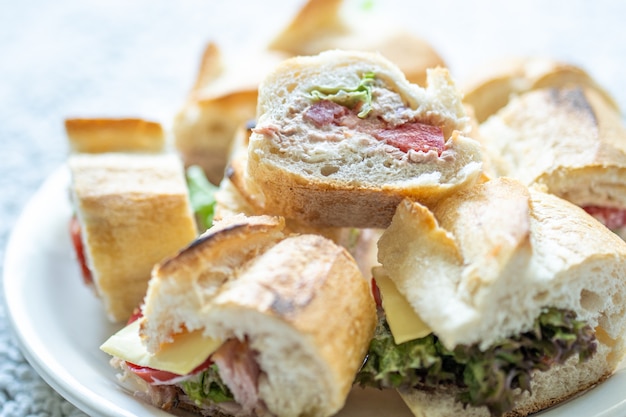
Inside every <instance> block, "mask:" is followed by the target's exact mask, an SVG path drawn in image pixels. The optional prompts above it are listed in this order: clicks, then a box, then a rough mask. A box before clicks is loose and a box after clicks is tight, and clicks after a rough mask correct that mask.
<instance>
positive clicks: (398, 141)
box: [374, 122, 445, 156]
mask: <svg viewBox="0 0 626 417" xmlns="http://www.w3.org/2000/svg"><path fill="white" fill-rule="evenodd" d="M374 136H375V137H376V138H377V139H378V140H381V141H383V142H385V143H387V144H389V145H391V146H394V147H396V148H398V149H400V150H401V151H402V152H408V151H409V150H411V149H412V150H414V151H417V152H419V151H421V152H428V151H431V150H435V151H437V155H439V156H441V153H442V152H443V150H444V144H445V141H444V138H443V131H442V130H441V128H440V127H438V126H430V125H426V124H423V123H417V122H409V123H405V124H403V125H400V126H398V127H396V128H393V129H383V130H381V131H380V132H377V133H376V134H375V135H374Z"/></svg>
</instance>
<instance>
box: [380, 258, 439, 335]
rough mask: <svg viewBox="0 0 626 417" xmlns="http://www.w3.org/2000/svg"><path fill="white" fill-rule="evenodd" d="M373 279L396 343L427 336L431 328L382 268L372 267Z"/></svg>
mask: <svg viewBox="0 0 626 417" xmlns="http://www.w3.org/2000/svg"><path fill="white" fill-rule="evenodd" d="M373 273H374V279H375V280H376V285H377V286H378V288H379V290H380V296H381V298H382V303H383V309H385V315H386V317H387V323H389V330H391V334H392V335H393V340H394V341H395V342H396V344H397V345H399V344H400V343H404V342H408V341H409V340H414V339H419V338H420V337H424V336H428V335H429V334H430V333H431V332H432V330H431V329H430V327H428V325H427V324H426V323H424V322H423V321H422V319H421V318H420V316H419V315H418V314H417V313H416V312H415V310H414V309H413V307H411V305H410V304H409V302H408V301H407V299H406V298H405V297H404V296H403V295H402V294H401V293H400V291H398V288H397V287H396V284H394V283H393V281H392V280H391V279H390V278H389V277H388V276H387V274H386V273H385V272H384V271H383V270H382V268H374V269H373Z"/></svg>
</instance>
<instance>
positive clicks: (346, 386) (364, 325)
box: [140, 215, 376, 416]
mask: <svg viewBox="0 0 626 417" xmlns="http://www.w3.org/2000/svg"><path fill="white" fill-rule="evenodd" d="M346 294H349V295H350V296H349V297H346ZM143 314H144V316H143V318H142V319H141V320H142V321H141V330H140V334H141V336H142V337H143V338H144V340H145V343H146V346H147V347H148V349H149V350H151V351H158V350H159V349H160V348H161V346H162V344H163V343H168V342H171V341H172V340H173V336H174V335H175V334H176V333H180V332H181V329H185V330H186V331H190V332H191V331H194V330H197V329H201V330H202V331H203V334H204V335H205V336H209V337H211V338H214V339H219V340H223V341H225V342H226V343H228V342H227V341H229V340H233V339H237V340H239V341H241V342H244V341H245V343H246V346H247V349H249V351H250V352H253V356H254V360H255V362H256V363H257V364H258V367H259V368H260V374H259V376H258V380H257V381H256V383H257V385H256V388H255V389H256V393H255V395H256V396H258V402H257V403H255V404H254V407H252V408H253V409H256V410H257V413H258V412H260V411H262V410H264V411H265V412H268V411H269V413H271V415H277V416H304V415H307V416H330V415H333V414H335V413H336V412H337V411H338V410H339V409H341V407H342V406H343V404H344V402H345V399H346V396H347V394H348V392H349V390H350V388H351V386H352V381H353V379H354V375H355V373H356V371H357V370H358V368H359V367H360V365H361V363H362V361H363V357H364V355H365V352H366V350H367V345H368V343H369V340H370V338H371V336H372V333H373V330H374V326H375V323H376V312H375V307H374V302H373V299H372V296H371V293H370V289H369V284H368V281H367V280H366V279H364V278H363V276H362V275H361V273H360V272H359V269H358V267H357V265H356V263H355V262H354V259H352V257H351V256H350V255H349V254H348V253H347V252H346V251H345V249H343V248H341V247H340V246H337V245H335V244H334V243H332V242H331V241H330V240H328V239H325V238H323V237H321V236H316V235H290V236H287V235H285V234H284V221H283V220H282V219H281V218H277V217H269V216H253V217H246V216H243V215H239V216H231V217H228V218H226V219H224V220H223V221H222V222H217V223H216V224H215V225H214V226H213V227H212V228H211V229H209V230H207V231H206V232H205V233H204V234H203V235H202V236H201V237H200V238H199V239H198V240H196V241H195V242H194V243H192V244H191V245H190V246H189V247H188V248H186V249H184V250H182V251H181V252H180V253H179V254H178V255H176V256H175V257H172V258H170V259H167V260H165V261H164V262H162V263H160V264H159V265H157V266H156V267H155V269H154V271H153V277H152V279H151V281H150V286H149V289H148V292H147V295H146V298H145V305H144V307H143ZM217 352H219V350H218V351H216V354H217ZM214 355H215V354H214ZM219 366H220V364H219V363H218V369H219V372H220V375H222V377H223V379H224V382H225V383H226V384H227V385H228V384H229V383H230V382H229V381H230V378H229V377H227V375H228V373H229V372H228V371H229V370H228V369H221V368H219ZM229 388H231V390H232V391H233V393H234V396H235V400H236V401H240V399H239V398H238V393H239V392H240V391H241V390H240V388H237V387H232V386H230V385H229ZM255 398H256V397H255ZM180 401H181V402H183V401H185V400H184V398H183V397H182V396H181V399H180ZM258 407H260V409H259V408H258ZM244 409H245V407H244ZM250 411H251V410H247V412H248V413H249V412H250ZM227 414H230V413H227ZM232 414H236V415H240V414H237V413H236V412H235V413H232ZM245 415H248V414H245ZM255 415H256V414H255ZM259 415H267V414H259Z"/></svg>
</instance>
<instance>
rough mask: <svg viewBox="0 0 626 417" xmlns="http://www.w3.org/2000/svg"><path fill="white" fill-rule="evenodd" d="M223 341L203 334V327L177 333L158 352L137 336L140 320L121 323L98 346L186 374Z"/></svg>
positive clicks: (131, 359) (137, 361)
mask: <svg viewBox="0 0 626 417" xmlns="http://www.w3.org/2000/svg"><path fill="white" fill-rule="evenodd" d="M221 345H222V341H221V340H216V339H211V338H208V337H205V336H202V331H201V330H197V331H194V332H188V333H181V334H179V335H176V337H175V339H174V342H173V343H168V344H166V345H163V346H162V347H161V349H160V350H159V352H157V353H155V354H152V353H150V352H148V351H147V350H146V347H145V346H144V344H143V343H142V342H141V338H140V337H139V320H135V321H134V322H132V323H131V324H129V325H128V326H126V327H124V328H123V329H121V330H120V331H118V332H117V333H115V334H114V335H113V336H111V337H110V338H109V339H108V340H107V341H106V342H104V343H103V344H102V346H100V349H101V350H102V351H104V352H106V353H108V354H109V355H111V356H115V357H117V358H120V359H123V360H125V361H127V362H130V363H132V364H135V365H139V366H145V367H148V368H153V369H158V370H160V371H168V372H172V373H175V374H178V375H187V374H188V373H190V372H191V371H193V370H194V369H195V368H197V367H198V366H199V365H201V364H202V363H203V362H204V361H206V359H207V358H208V357H209V356H210V355H211V354H212V353H213V352H215V351H216V350H217V349H218V348H219V347H220V346H221Z"/></svg>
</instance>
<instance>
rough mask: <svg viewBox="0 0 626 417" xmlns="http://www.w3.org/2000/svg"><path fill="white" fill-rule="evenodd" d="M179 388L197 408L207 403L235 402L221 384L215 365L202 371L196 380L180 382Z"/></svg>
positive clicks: (226, 388) (225, 387) (222, 383)
mask: <svg viewBox="0 0 626 417" xmlns="http://www.w3.org/2000/svg"><path fill="white" fill-rule="evenodd" d="M181 388H182V389H183V391H185V394H187V396H188V397H189V398H191V400H192V401H193V402H195V403H196V405H197V406H199V407H201V406H202V405H203V404H207V403H212V404H215V403H221V402H226V401H235V397H234V396H233V394H232V393H231V392H230V390H229V389H228V387H227V386H226V385H225V384H224V382H222V379H221V378H220V375H219V373H218V371H217V365H215V364H213V365H211V366H209V367H208V368H207V369H206V370H204V371H202V372H201V373H200V374H199V376H198V378H196V379H191V380H187V381H184V382H181Z"/></svg>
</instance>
